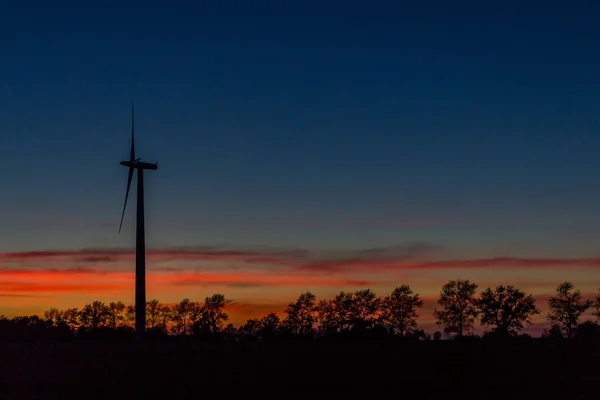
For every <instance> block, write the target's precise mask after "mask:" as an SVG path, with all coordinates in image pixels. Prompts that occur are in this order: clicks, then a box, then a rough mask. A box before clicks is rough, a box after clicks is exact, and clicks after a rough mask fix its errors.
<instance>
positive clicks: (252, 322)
mask: <svg viewBox="0 0 600 400" xmlns="http://www.w3.org/2000/svg"><path fill="white" fill-rule="evenodd" d="M239 332H240V333H241V334H242V336H244V337H245V338H248V337H251V338H257V337H258V336H259V332H260V320H259V319H258V318H251V319H249V320H247V321H246V322H245V323H244V324H243V325H242V326H240V329H239Z"/></svg>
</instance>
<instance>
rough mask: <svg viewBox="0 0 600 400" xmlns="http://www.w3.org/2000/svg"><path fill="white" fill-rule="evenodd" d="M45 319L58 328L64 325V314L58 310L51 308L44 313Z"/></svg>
mask: <svg viewBox="0 0 600 400" xmlns="http://www.w3.org/2000/svg"><path fill="white" fill-rule="evenodd" d="M44 319H45V320H46V321H48V323H49V324H50V325H51V326H58V325H60V324H61V323H63V312H62V311H60V310H59V309H58V308H54V307H51V308H49V309H48V310H46V311H44Z"/></svg>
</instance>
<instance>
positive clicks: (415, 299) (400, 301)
mask: <svg viewBox="0 0 600 400" xmlns="http://www.w3.org/2000/svg"><path fill="white" fill-rule="evenodd" d="M422 306H423V300H421V299H420V298H419V295H418V294H414V293H413V291H412V289H411V288H410V286H408V285H402V286H398V287H397V288H395V289H394V290H393V291H392V293H391V294H390V295H389V296H387V297H385V298H384V299H383V317H384V320H385V321H386V322H387V323H388V324H389V326H390V328H391V332H392V333H396V332H397V333H398V335H400V337H404V336H405V335H406V334H407V333H409V332H411V331H412V330H413V329H415V328H416V327H417V319H418V318H419V314H418V312H417V309H418V308H420V307H422Z"/></svg>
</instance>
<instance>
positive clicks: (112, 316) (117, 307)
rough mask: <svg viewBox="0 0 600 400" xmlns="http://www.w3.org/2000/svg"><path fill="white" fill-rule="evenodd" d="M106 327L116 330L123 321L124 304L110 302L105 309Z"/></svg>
mask: <svg viewBox="0 0 600 400" xmlns="http://www.w3.org/2000/svg"><path fill="white" fill-rule="evenodd" d="M107 312H108V316H107V317H108V326H109V327H110V328H112V329H117V328H118V327H119V326H121V325H122V324H123V322H124V321H125V304H123V303H122V302H120V301H117V302H116V303H115V302H111V303H109V304H108V307H107Z"/></svg>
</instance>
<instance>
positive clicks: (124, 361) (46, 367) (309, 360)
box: [0, 340, 600, 400]
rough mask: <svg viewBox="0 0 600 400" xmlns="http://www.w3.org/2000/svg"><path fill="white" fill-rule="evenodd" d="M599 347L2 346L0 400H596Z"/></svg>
mask: <svg viewBox="0 0 600 400" xmlns="http://www.w3.org/2000/svg"><path fill="white" fill-rule="evenodd" d="M599 350H600V344H585V343H552V342H548V341H540V340H527V341H515V342H509V343H498V342H486V341H473V342H471V341H465V342H458V341H454V342H450V341H440V342H434V341H430V342H389V341H383V342H376V341H363V342H360V341H340V342H334V343H318V342H307V343H304V342H297V343H296V342H288V343H262V344H260V343H256V344H239V343H238V344H231V343H222V344H221V343H219V344H203V343H192V342H188V343H145V344H135V343H92V342H70V343H49V342H35V343H26V342H19V343H16V342H15V343H4V344H0V399H71V398H72V399H75V398H77V399H101V398H103V399H108V398H134V399H135V398H138V397H137V396H136V395H135V393H138V392H139V393H141V396H142V397H144V398H158V397H167V398H171V399H176V398H191V397H193V398H203V397H207V396H210V397H215V396H219V397H229V395H230V394H231V395H232V396H233V394H234V393H235V395H236V396H239V395H240V394H241V395H243V396H250V395H251V394H252V395H254V394H255V393H258V395H260V396H275V395H278V394H281V393H290V392H309V393H331V394H339V393H348V394H353V395H354V396H367V395H369V394H373V395H375V393H377V394H379V393H381V395H383V396H385V397H389V396H392V397H394V398H396V399H400V398H409V397H418V398H440V395H443V396H454V395H456V394H458V393H460V394H461V397H464V396H465V395H466V396H469V397H472V398H477V399H490V398H505V399H509V400H512V399H521V398H527V399H538V398H539V399H542V398H543V399H550V398H551V399H554V398H558V399H563V400H564V399H569V400H570V399H587V398H589V399H597V398H598V393H599V390H600V379H598V378H600V361H599V359H598V355H599V354H600V351H599Z"/></svg>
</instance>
